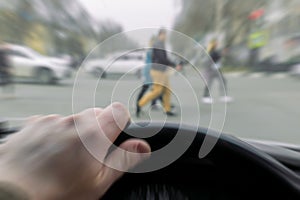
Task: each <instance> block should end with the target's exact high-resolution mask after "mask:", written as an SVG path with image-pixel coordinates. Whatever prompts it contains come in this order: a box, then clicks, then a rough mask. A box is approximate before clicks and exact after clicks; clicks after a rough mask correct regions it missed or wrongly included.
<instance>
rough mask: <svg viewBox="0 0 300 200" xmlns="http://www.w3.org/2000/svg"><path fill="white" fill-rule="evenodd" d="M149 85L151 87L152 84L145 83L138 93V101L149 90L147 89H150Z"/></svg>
mask: <svg viewBox="0 0 300 200" xmlns="http://www.w3.org/2000/svg"><path fill="white" fill-rule="evenodd" d="M149 87H150V84H144V85H143V86H142V89H141V91H140V93H139V94H138V98H137V103H138V102H139V101H140V100H141V98H142V97H143V96H144V94H145V93H146V92H147V90H148V89H149Z"/></svg>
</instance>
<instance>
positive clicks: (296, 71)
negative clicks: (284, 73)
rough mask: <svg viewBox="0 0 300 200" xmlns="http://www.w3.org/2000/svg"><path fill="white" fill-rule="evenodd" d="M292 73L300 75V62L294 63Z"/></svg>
mask: <svg viewBox="0 0 300 200" xmlns="http://www.w3.org/2000/svg"><path fill="white" fill-rule="evenodd" d="M290 73H291V75H292V76H297V77H300V63H299V64H296V65H294V66H293V67H292V69H291V71H290Z"/></svg>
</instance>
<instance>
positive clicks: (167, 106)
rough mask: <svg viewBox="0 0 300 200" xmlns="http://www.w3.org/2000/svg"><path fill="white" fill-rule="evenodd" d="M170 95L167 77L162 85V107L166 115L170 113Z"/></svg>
mask: <svg viewBox="0 0 300 200" xmlns="http://www.w3.org/2000/svg"><path fill="white" fill-rule="evenodd" d="M171 95H172V92H171V88H170V82H169V77H167V78H166V82H165V85H164V91H163V106H164V111H165V112H166V113H169V112H171Z"/></svg>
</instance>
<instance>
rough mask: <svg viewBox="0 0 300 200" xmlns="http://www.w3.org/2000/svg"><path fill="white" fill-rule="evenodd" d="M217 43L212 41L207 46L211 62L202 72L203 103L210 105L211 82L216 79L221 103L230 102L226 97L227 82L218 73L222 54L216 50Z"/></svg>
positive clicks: (229, 98) (211, 101) (221, 74)
mask: <svg viewBox="0 0 300 200" xmlns="http://www.w3.org/2000/svg"><path fill="white" fill-rule="evenodd" d="M217 47H218V41H217V40H216V39H214V40H212V41H211V42H210V44H209V46H208V49H207V51H208V53H209V55H210V57H211V60H210V61H209V63H208V64H207V66H206V69H205V72H204V79H205V81H206V84H205V89H204V94H203V99H202V101H203V103H207V104H212V103H213V99H212V98H211V96H210V89H211V86H212V83H213V81H214V80H215V79H216V80H218V81H219V84H220V93H221V95H222V97H221V101H223V102H230V101H232V98H231V97H229V96H227V81H226V79H225V78H224V75H223V73H222V72H221V71H220V67H221V59H222V54H221V52H219V51H218V50H217Z"/></svg>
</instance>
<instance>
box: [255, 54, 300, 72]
mask: <svg viewBox="0 0 300 200" xmlns="http://www.w3.org/2000/svg"><path fill="white" fill-rule="evenodd" d="M298 64H300V56H295V57H292V58H290V59H288V60H287V61H283V62H277V61H276V59H275V58H274V57H269V58H267V59H265V60H263V61H262V62H260V63H259V64H258V66H257V70H258V71H264V72H289V71H291V70H292V68H293V67H294V66H295V65H298Z"/></svg>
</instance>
